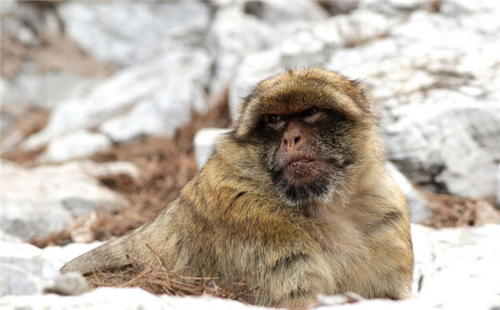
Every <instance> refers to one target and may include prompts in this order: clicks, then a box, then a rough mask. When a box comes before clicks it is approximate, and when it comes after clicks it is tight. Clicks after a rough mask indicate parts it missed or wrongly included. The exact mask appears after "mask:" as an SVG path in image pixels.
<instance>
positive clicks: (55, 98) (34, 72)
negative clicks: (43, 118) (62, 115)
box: [0, 63, 98, 109]
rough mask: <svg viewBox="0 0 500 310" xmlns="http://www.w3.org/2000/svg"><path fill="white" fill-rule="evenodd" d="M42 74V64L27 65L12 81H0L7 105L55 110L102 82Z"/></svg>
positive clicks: (63, 74) (67, 75)
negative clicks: (59, 105)
mask: <svg viewBox="0 0 500 310" xmlns="http://www.w3.org/2000/svg"><path fill="white" fill-rule="evenodd" d="M40 71H41V68H40V66H39V65H37V64H35V63H26V64H24V65H23V67H22V70H21V72H20V73H19V74H18V75H17V76H16V77H15V78H13V79H12V80H7V79H5V78H3V77H2V78H0V83H1V84H0V86H1V87H2V89H3V91H2V100H3V104H6V105H24V106H34V107H38V108H42V109H52V108H54V107H56V106H57V105H58V104H60V103H61V102H64V101H66V100H69V99H70V98H73V97H76V96H79V95H81V94H85V93H86V92H87V91H88V90H89V89H91V88H92V87H93V86H95V85H96V84H97V83H98V79H95V78H89V77H83V76H77V75H74V74H70V73H64V72H46V73H40Z"/></svg>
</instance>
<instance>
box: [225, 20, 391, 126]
mask: <svg viewBox="0 0 500 310" xmlns="http://www.w3.org/2000/svg"><path fill="white" fill-rule="evenodd" d="M389 27H390V21H389V19H387V18H386V17H385V16H383V15H381V14H377V13H373V12H369V11H363V10H357V11H354V12H353V13H352V14H350V15H338V16H334V17H331V18H329V19H326V20H321V21H318V22H315V23H310V24H302V25H300V26H297V27H296V29H295V30H294V31H293V34H292V35H291V36H289V37H287V38H285V39H283V40H282V41H281V42H280V43H279V44H277V45H275V46H274V47H272V48H270V49H267V50H264V51H261V52H257V53H254V54H251V55H248V56H247V57H246V58H245V59H243V62H242V64H241V65H240V66H239V68H238V71H237V74H236V77H235V79H234V81H233V83H232V84H231V87H230V89H229V104H230V111H231V116H232V117H233V118H234V117H235V116H236V113H237V105H238V104H239V101H240V98H242V97H245V96H247V95H248V94H250V93H251V91H252V89H253V88H254V87H255V86H256V84H257V83H258V82H260V81H262V80H263V79H265V78H267V77H269V76H271V75H273V74H276V73H279V72H280V71H283V70H284V69H286V68H301V67H307V66H314V65H318V64H320V65H321V64H326V63H328V62H329V61H330V58H331V57H332V55H335V54H336V53H337V52H338V51H340V50H341V48H343V47H345V46H346V45H351V44H356V42H363V41H366V40H370V39H373V38H376V37H379V36H381V35H383V34H384V33H386V32H387V31H388V29H389ZM386 54H387V53H386ZM332 69H337V68H335V67H332Z"/></svg>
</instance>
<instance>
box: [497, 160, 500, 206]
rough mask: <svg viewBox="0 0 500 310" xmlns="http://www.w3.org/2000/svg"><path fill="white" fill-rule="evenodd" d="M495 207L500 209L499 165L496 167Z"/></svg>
mask: <svg viewBox="0 0 500 310" xmlns="http://www.w3.org/2000/svg"><path fill="white" fill-rule="evenodd" d="M497 207H498V208H500V164H499V165H498V175H497Z"/></svg>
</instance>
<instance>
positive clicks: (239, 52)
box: [206, 5, 276, 101]
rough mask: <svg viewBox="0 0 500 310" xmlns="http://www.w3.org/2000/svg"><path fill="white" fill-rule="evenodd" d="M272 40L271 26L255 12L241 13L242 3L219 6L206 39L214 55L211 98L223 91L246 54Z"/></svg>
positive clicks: (266, 44)
mask: <svg viewBox="0 0 500 310" xmlns="http://www.w3.org/2000/svg"><path fill="white" fill-rule="evenodd" d="M275 40H276V32H275V30H274V29H273V28H271V27H270V26H269V25H267V24H266V23H263V22H261V21H259V20H258V19H257V18H256V17H255V16H250V15H247V14H244V12H243V5H232V6H228V7H226V8H221V9H219V10H218V11H217V12H216V14H215V16H214V20H213V22H212V23H211V25H210V29H209V31H208V35H207V43H206V44H207V47H208V48H209V50H210V52H211V54H212V57H213V58H214V65H213V70H214V72H213V78H212V80H211V83H210V92H211V96H212V100H214V101H217V100H220V98H221V97H222V96H223V95H224V93H225V91H226V89H227V87H228V85H229V83H230V81H231V80H232V79H233V78H234V75H235V72H236V69H237V67H238V66H239V65H240V63H241V60H242V59H243V58H244V57H245V56H246V55H249V54H251V53H255V52H257V51H259V50H262V49H265V48H268V47H269V46H271V45H272V43H273V42H274V41H275Z"/></svg>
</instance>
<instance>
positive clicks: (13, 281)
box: [0, 241, 58, 297]
mask: <svg viewBox="0 0 500 310" xmlns="http://www.w3.org/2000/svg"><path fill="white" fill-rule="evenodd" d="M0 247H1V248H2V251H1V253H0V261H1V263H0V266H1V270H2V280H1V285H0V296H2V297H3V296H6V295H33V294H40V293H41V292H42V290H43V287H44V285H45V284H46V282H47V281H48V280H50V279H53V278H55V277H56V275H57V274H58V272H57V269H56V267H55V266H54V265H53V264H51V263H50V262H48V261H47V260H46V259H44V258H43V256H42V250H40V249H39V248H37V247H34V246H32V245H30V244H24V243H9V242H3V241H0Z"/></svg>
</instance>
